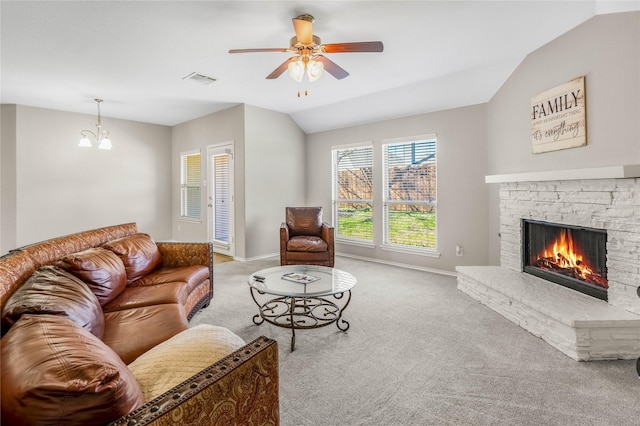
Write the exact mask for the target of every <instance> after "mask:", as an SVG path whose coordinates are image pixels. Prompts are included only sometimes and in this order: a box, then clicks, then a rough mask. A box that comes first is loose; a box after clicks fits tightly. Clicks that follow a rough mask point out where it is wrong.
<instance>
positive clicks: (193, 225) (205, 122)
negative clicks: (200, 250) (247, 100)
mask: <svg viewBox="0 0 640 426" xmlns="http://www.w3.org/2000/svg"><path fill="white" fill-rule="evenodd" d="M171 140H172V143H171V165H172V168H171V176H172V179H171V193H172V202H171V217H172V226H171V230H172V237H173V239H175V240H177V241H207V240H208V238H209V236H208V232H209V231H208V223H207V221H208V217H207V214H208V210H207V200H208V191H209V189H208V187H207V186H206V185H204V186H203V191H202V195H203V196H202V200H201V202H202V205H201V212H202V220H201V221H199V222H194V221H186V220H182V219H180V153H181V152H185V151H191V150H194V149H197V150H200V154H201V161H202V164H201V170H202V179H203V181H206V180H207V176H206V170H207V147H208V146H210V145H216V144H220V143H223V142H232V143H233V144H234V166H235V174H234V176H235V188H236V189H235V214H234V222H235V224H236V251H237V252H238V253H244V251H245V246H244V231H243V225H242V224H243V223H244V186H245V184H244V107H243V106H242V105H239V106H235V107H232V108H228V109H225V110H223V111H220V112H217V113H215V114H209V115H206V116H204V117H200V118H197V119H195V120H190V121H187V122H185V123H182V124H178V125H176V126H173V128H172V136H171Z"/></svg>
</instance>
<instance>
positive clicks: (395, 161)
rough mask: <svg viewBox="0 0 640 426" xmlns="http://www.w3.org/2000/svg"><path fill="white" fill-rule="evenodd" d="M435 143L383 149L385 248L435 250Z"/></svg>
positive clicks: (391, 146) (408, 144)
mask: <svg viewBox="0 0 640 426" xmlns="http://www.w3.org/2000/svg"><path fill="white" fill-rule="evenodd" d="M436 171H437V168H436V140H435V139H432V140H425V141H413V142H403V143H395V144H386V145H383V211H384V215H383V217H384V242H385V244H391V245H400V246H408V247H419V248H428V249H436V207H437V202H436V201H437V185H436Z"/></svg>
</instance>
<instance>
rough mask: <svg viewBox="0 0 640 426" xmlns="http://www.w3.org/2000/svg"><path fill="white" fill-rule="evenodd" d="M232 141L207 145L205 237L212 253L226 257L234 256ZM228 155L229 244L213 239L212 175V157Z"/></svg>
mask: <svg viewBox="0 0 640 426" xmlns="http://www.w3.org/2000/svg"><path fill="white" fill-rule="evenodd" d="M234 147H235V145H234V141H226V142H220V143H216V144H212V145H207V180H208V181H209V185H207V235H208V240H209V241H210V242H211V243H213V251H214V252H215V253H219V254H223V255H226V256H230V257H234V256H235V191H234V188H235V187H234V182H235V180H234V170H235V167H234V162H235V160H234V157H235V156H234ZM221 154H228V155H229V188H228V189H229V229H228V233H229V242H228V243H225V242H223V241H218V240H215V239H214V236H215V235H214V229H215V228H214V219H215V216H214V214H215V209H214V206H215V204H214V202H213V200H214V196H215V194H214V191H215V188H216V185H215V181H214V175H213V172H214V170H213V161H212V160H213V157H214V156H216V155H221Z"/></svg>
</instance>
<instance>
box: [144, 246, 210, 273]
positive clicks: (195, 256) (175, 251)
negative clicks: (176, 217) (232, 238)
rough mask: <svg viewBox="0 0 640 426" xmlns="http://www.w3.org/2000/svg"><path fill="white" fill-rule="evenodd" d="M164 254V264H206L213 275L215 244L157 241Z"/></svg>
mask: <svg viewBox="0 0 640 426" xmlns="http://www.w3.org/2000/svg"><path fill="white" fill-rule="evenodd" d="M156 245H157V246H158V250H159V251H160V254H161V255H162V266H191V265H204V266H209V267H210V273H211V276H213V244H211V243H184V242H157V243H156Z"/></svg>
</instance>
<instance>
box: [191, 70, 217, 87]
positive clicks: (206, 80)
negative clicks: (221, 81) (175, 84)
mask: <svg viewBox="0 0 640 426" xmlns="http://www.w3.org/2000/svg"><path fill="white" fill-rule="evenodd" d="M183 80H191V81H194V82H196V83H198V84H201V85H203V86H207V85H209V84H211V83H213V82H214V81H216V79H215V78H213V77H209V76H208V75H204V74H199V73H197V72H192V73H191V74H189V75H188V76H186V77H184V78H183Z"/></svg>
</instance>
